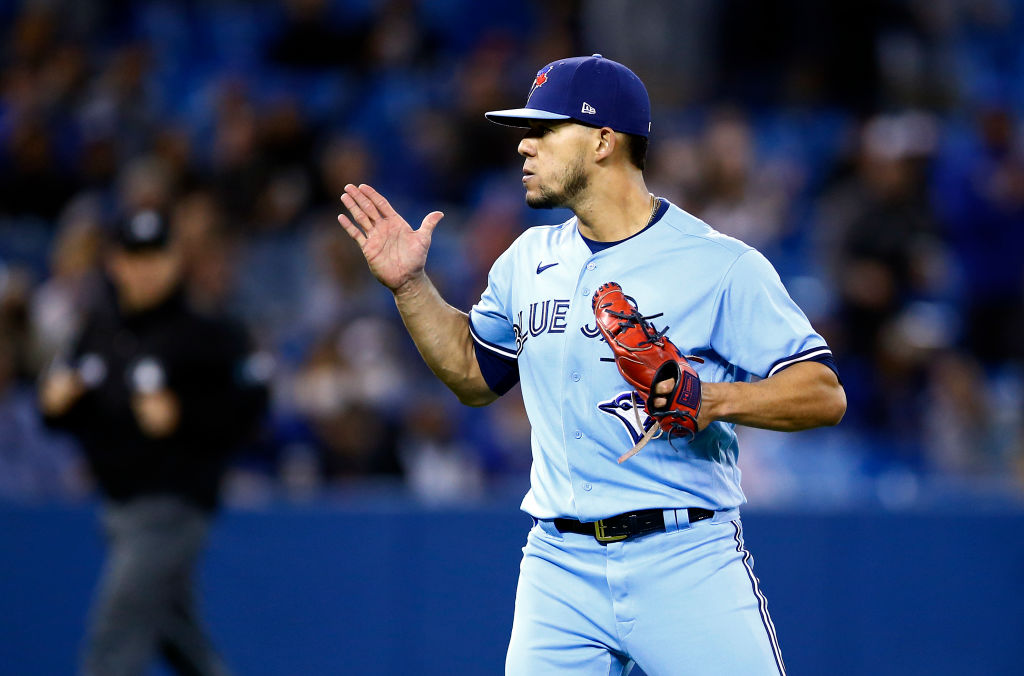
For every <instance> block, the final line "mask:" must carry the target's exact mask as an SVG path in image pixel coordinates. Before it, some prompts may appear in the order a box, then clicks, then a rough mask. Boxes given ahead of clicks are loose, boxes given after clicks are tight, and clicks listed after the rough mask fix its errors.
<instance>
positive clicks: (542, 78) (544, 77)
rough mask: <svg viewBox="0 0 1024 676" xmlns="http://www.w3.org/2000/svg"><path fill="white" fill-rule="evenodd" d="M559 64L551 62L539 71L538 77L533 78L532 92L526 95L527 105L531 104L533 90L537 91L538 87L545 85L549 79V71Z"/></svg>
mask: <svg viewBox="0 0 1024 676" xmlns="http://www.w3.org/2000/svg"><path fill="white" fill-rule="evenodd" d="M557 65H558V64H557V63H549V64H548V65H546V66H544V67H543V68H541V69H540V70H539V71H537V77H535V78H534V79H533V86H531V87H530V93H529V94H527V95H526V103H527V105H529V103H530V99H531V98H533V92H535V91H537V87H543V86H544V83H545V82H547V81H548V73H550V72H551V69H552V68H554V67H555V66H557Z"/></svg>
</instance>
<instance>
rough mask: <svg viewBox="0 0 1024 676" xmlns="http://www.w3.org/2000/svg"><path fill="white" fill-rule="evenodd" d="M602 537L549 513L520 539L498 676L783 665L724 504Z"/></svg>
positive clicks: (765, 670) (777, 669)
mask: <svg viewBox="0 0 1024 676" xmlns="http://www.w3.org/2000/svg"><path fill="white" fill-rule="evenodd" d="M677 512H678V513H679V514H682V515H685V514H686V511H685V510H666V512H665V514H666V520H665V521H666V523H667V524H671V525H670V526H669V528H670V529H671V530H669V532H665V533H652V534H649V535H644V536H641V537H638V538H633V539H631V540H627V541H623V542H612V543H609V544H607V545H602V544H600V543H599V542H597V540H595V539H594V538H593V537H591V536H589V535H579V534H575V533H564V534H563V533H560V532H558V530H557V529H555V527H554V524H553V523H551V522H550V521H540V522H538V523H536V524H535V525H534V527H533V529H531V531H530V534H529V537H528V538H527V542H526V546H525V547H524V548H523V561H522V564H521V566H520V575H519V586H518V589H517V591H516V607H515V620H514V622H513V627H512V638H511V640H510V642H509V648H508V655H507V657H506V661H505V674H506V676H547V675H549V674H550V675H552V676H553V675H555V674H558V675H559V676H563V675H565V674H573V675H574V676H575V675H577V674H578V675H581V676H582V675H587V676H625V675H626V674H628V673H629V671H630V669H632V667H633V664H634V662H635V664H636V665H639V666H640V668H641V669H643V670H644V672H645V673H646V674H647V675H648V676H719V675H721V676H736V675H737V674H743V675H744V676H762V675H763V676H779V675H780V674H781V676H785V673H786V672H785V667H784V666H783V663H782V654H781V653H780V652H779V647H778V641H777V639H776V637H775V627H774V625H773V624H772V621H771V618H770V617H769V615H768V608H767V605H766V602H765V598H764V595H763V594H762V593H761V591H760V589H759V587H758V582H757V578H756V577H754V573H753V570H752V569H751V557H750V554H749V553H748V552H747V550H746V548H745V547H744V545H743V531H742V527H741V525H740V521H739V515H738V512H737V511H736V510H732V511H729V512H719V513H717V514H716V515H715V518H714V519H708V520H705V521H698V522H696V523H693V524H689V523H687V522H686V521H685V518H683V519H682V520H680V521H679V525H680V527H678V528H677V527H676V523H677V522H676V513H677Z"/></svg>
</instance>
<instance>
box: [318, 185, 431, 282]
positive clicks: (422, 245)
mask: <svg viewBox="0 0 1024 676" xmlns="http://www.w3.org/2000/svg"><path fill="white" fill-rule="evenodd" d="M341 201H342V203H343V204H344V205H345V208H347V209H348V210H349V213H351V214H352V220H354V221H355V223H353V222H352V220H349V219H348V218H346V217H345V216H344V215H339V216H338V222H339V223H341V226H342V227H343V228H344V229H345V232H347V233H348V234H349V236H350V237H352V239H354V240H355V241H356V243H357V244H359V247H360V249H361V250H362V252H363V256H364V257H365V258H366V262H367V264H368V265H369V267H370V272H372V273H373V275H374V276H375V277H376V278H377V279H378V280H380V282H381V283H382V284H384V285H385V286H387V287H388V288H389V289H391V290H392V291H394V290H396V289H398V288H400V287H401V286H402V285H403V284H405V283H406V282H408V281H409V280H411V279H413V278H415V277H416V276H418V275H419V274H421V273H422V272H423V268H424V266H425V265H426V262H427V252H428V251H429V249H430V239H431V236H432V235H433V232H434V227H435V226H436V225H437V223H438V221H440V220H441V218H442V217H443V214H442V213H441V212H439V211H434V212H431V213H429V214H427V215H426V216H425V217H424V218H423V223H422V224H421V225H420V227H419V229H418V230H413V229H412V227H411V226H410V225H409V223H408V222H406V220H405V219H404V218H402V216H401V215H400V214H399V213H398V212H397V211H395V210H394V209H393V208H392V207H391V204H390V203H388V201H387V200H386V199H385V198H384V197H383V196H382V195H380V193H378V192H377V191H376V190H374V189H373V188H371V187H370V186H368V185H361V186H359V187H356V186H353V185H348V186H345V194H344V195H342V197H341Z"/></svg>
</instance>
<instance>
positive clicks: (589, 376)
mask: <svg viewBox="0 0 1024 676" xmlns="http://www.w3.org/2000/svg"><path fill="white" fill-rule="evenodd" d="M487 117H488V119H490V120H491V121H493V122H496V123H498V124H504V125H510V126H515V127H522V128H524V129H526V132H525V134H524V136H523V138H522V140H521V141H520V143H519V154H520V155H522V157H523V179H522V180H523V187H524V189H525V191H526V202H527V204H528V205H530V206H531V207H535V208H548V207H567V208H569V209H571V210H572V211H573V213H574V214H575V216H574V217H573V218H571V219H569V220H568V221H566V222H564V223H561V224H558V225H551V226H541V227H534V228H530V229H529V230H527V231H526V232H525V233H523V235H522V236H520V237H519V238H518V239H517V240H516V241H515V242H514V243H513V244H512V246H511V247H509V249H508V250H507V251H505V252H504V253H503V254H502V255H501V256H500V257H499V258H498V259H497V261H495V263H494V265H493V267H492V268H491V271H490V275H489V278H488V283H487V287H486V289H484V291H483V294H482V296H481V298H480V301H479V303H477V304H476V305H475V306H474V307H473V308H472V310H471V311H470V312H469V313H468V315H467V314H466V313H464V312H461V311H459V310H457V309H456V308H454V307H451V306H449V305H448V304H447V303H445V301H444V300H443V299H442V298H441V296H440V295H439V293H438V291H437V289H436V288H435V287H434V286H433V285H432V284H431V282H430V280H429V279H428V278H427V276H426V274H425V272H424V266H425V263H426V258H427V251H428V248H429V246H430V239H431V234H432V232H433V230H434V228H435V227H436V226H437V224H438V222H439V221H440V220H441V218H442V217H443V214H441V213H440V212H437V211H435V212H432V213H430V214H428V215H427V216H426V217H424V219H423V221H422V224H421V226H420V227H419V228H418V229H416V230H413V229H412V228H411V227H410V226H409V225H408V223H407V222H406V221H405V220H403V219H402V217H401V216H400V215H399V214H398V213H396V212H395V210H394V209H393V208H392V207H391V205H390V204H389V203H388V201H387V200H386V199H385V198H384V197H383V196H381V195H380V194H379V193H377V192H376V191H375V190H374V189H373V188H372V187H370V186H367V185H360V186H358V187H357V186H354V185H349V186H346V188H345V194H344V195H343V196H342V198H341V199H342V202H343V204H344V206H345V207H346V209H347V210H348V211H349V213H350V214H351V219H350V218H349V217H347V216H345V215H340V216H339V218H338V220H339V222H340V223H341V225H342V227H343V228H344V229H345V231H346V232H347V233H348V234H349V235H350V236H351V237H352V238H353V239H354V240H355V241H356V242H357V243H358V244H359V246H360V248H361V249H362V252H363V255H364V256H365V257H366V260H367V262H368V264H369V267H370V269H371V271H372V272H373V273H374V275H375V276H376V277H377V278H378V279H379V280H380V281H381V282H382V283H383V284H384V285H386V286H387V287H388V288H389V289H391V290H392V292H393V293H394V296H395V302H396V304H397V306H398V310H399V312H400V313H401V315H402V319H403V320H404V322H405V325H406V327H407V328H408V330H409V333H410V334H411V335H412V337H413V339H414V341H415V342H416V345H417V346H418V348H419V350H420V353H421V354H422V356H423V358H424V360H425V361H426V363H427V364H428V365H429V366H430V368H431V369H432V370H433V372H434V373H435V374H436V375H437V377H438V378H440V379H441V380H442V381H443V382H444V383H445V384H446V385H448V387H449V388H450V389H451V390H452V391H453V392H455V394H456V395H457V396H458V397H459V399H460V400H461V401H462V402H463V403H465V404H469V405H472V406H482V405H486V404H488V403H490V402H492V401H494V400H495V399H496V398H497V397H498V396H500V395H501V394H503V393H505V392H506V391H508V390H509V389H510V388H511V387H512V386H513V385H514V384H515V383H516V382H517V381H518V382H521V383H522V393H523V400H524V402H525V405H526V410H527V413H528V415H529V419H530V422H531V427H532V452H533V467H532V470H531V476H530V480H531V486H530V490H529V492H528V493H527V495H526V497H525V499H524V500H523V503H522V508H523V510H524V511H526V512H527V513H528V514H530V515H531V516H532V517H533V519H534V525H533V528H532V529H531V530H530V533H529V535H528V538H527V541H526V546H525V547H524V549H523V559H522V564H521V572H520V578H519V585H518V589H517V596H516V605H515V619H514V622H513V628H512V635H511V640H510V643H509V647H508V655H507V658H506V665H505V669H506V673H507V674H514V675H530V676H537V675H544V674H564V673H571V674H592V675H593V676H598V675H600V676H606V675H608V674H626V673H628V672H629V670H630V669H631V667H632V665H633V664H634V663H635V664H638V665H639V666H640V667H641V668H642V669H643V670H644V671H645V672H646V673H647V674H648V675H649V676H678V675H679V674H700V675H709V674H722V675H725V674H728V675H729V676H734V675H735V674H744V675H745V676H756V675H760V674H784V673H785V668H784V666H783V660H782V655H781V653H780V650H779V645H778V641H777V639H776V636H775V628H774V626H773V625H772V621H771V618H770V617H769V615H768V609H767V606H766V601H765V597H764V595H763V594H762V593H761V590H760V588H759V586H758V580H757V578H756V577H755V576H754V573H753V571H752V570H751V556H750V554H749V553H748V551H747V550H746V548H745V546H744V544H743V532H742V528H741V525H740V515H739V506H740V505H741V504H742V503H743V502H744V497H743V492H742V491H741V489H740V470H739V468H738V467H737V456H738V453H739V449H738V447H737V442H736V434H735V432H734V430H733V426H734V425H736V424H741V425H750V426H755V427H762V428H767V429H774V430H787V431H794V430H801V429H806V428H811V427H816V426H821V425H834V424H836V423H837V422H838V421H839V420H840V419H841V418H842V416H843V414H844V412H845V410H846V397H845V394H844V392H843V389H842V386H841V385H840V382H839V379H838V375H837V371H836V367H835V363H834V361H833V359H832V354H831V352H830V350H829V348H828V346H827V344H826V343H825V340H824V339H823V338H822V337H821V336H820V335H818V334H817V333H816V332H815V331H814V329H813V328H812V327H811V326H810V324H809V322H808V321H807V318H806V317H805V316H804V314H803V313H802V312H801V310H800V309H799V308H798V307H797V306H796V304H795V303H794V302H793V301H792V299H791V298H790V297H789V295H788V294H787V292H786V290H785V288H784V287H783V285H782V283H781V281H780V280H779V276H778V274H777V273H776V272H775V270H774V269H773V268H772V266H771V264H770V263H769V262H768V261H767V260H766V259H765V258H764V257H763V256H762V255H761V254H760V253H758V252H757V251H755V250H753V249H752V248H750V247H749V246H747V245H745V244H743V243H742V242H740V241H737V240H735V239H732V238H730V237H727V236H725V235H722V234H720V233H718V232H716V231H715V230H714V229H712V228H711V227H710V226H708V225H707V224H706V223H704V222H702V221H701V220H699V219H697V218H695V217H694V216H691V215H690V214H688V213H686V212H684V211H682V210H681V209H679V208H678V207H676V206H675V205H673V204H671V203H669V202H668V201H667V200H665V199H663V198H659V197H656V196H654V195H652V194H651V193H649V192H648V190H647V187H646V185H645V183H644V178H643V168H644V157H645V152H646V147H647V138H648V135H649V133H650V129H651V119H650V101H649V99H648V94H647V90H646V88H645V87H644V85H643V83H642V82H641V81H640V80H639V78H637V76H636V75H635V74H634V73H633V72H632V71H630V70H629V69H628V68H626V67H625V66H623V65H621V64H619V63H616V62H614V61H611V60H609V59H605V58H603V57H602V56H601V55H599V54H595V55H593V56H590V57H578V58H569V59H563V60H560V61H555V62H554V63H551V64H548V65H547V66H545V67H544V68H543V69H542V70H541V71H540V72H538V73H537V76H536V78H535V79H534V80H533V83H532V87H531V89H530V93H529V96H528V99H527V102H526V106H525V107H524V108H521V109H515V110H502V111H495V112H490V113H487ZM669 367H670V368H669ZM652 374H653V375H652ZM755 380H756V382H754V381H755ZM638 450H639V452H638Z"/></svg>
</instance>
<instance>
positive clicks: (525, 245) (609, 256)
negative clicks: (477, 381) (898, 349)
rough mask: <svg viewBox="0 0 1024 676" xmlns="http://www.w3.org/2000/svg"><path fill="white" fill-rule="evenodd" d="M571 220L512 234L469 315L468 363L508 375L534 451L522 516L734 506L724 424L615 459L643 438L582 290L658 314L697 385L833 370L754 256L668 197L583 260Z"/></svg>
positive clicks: (733, 453) (734, 479)
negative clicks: (473, 354) (501, 367)
mask: <svg viewBox="0 0 1024 676" xmlns="http://www.w3.org/2000/svg"><path fill="white" fill-rule="evenodd" d="M576 223H577V222H576V219H575V218H572V219H569V220H568V221H566V222H564V223H562V224H560V225H552V226H538V227H533V228H530V229H529V230H527V231H526V232H525V233H524V234H523V235H521V236H520V237H519V238H518V239H517V240H516V241H515V242H514V243H513V244H512V246H510V247H509V248H508V250H507V251H505V252H504V253H503V254H502V255H501V256H500V257H499V258H498V260H497V261H495V263H494V265H493V267H492V268H491V271H490V274H489V276H488V283H487V288H486V289H485V290H484V292H483V294H482V296H481V298H480V301H479V303H477V304H476V305H475V306H474V307H473V308H472V310H471V311H470V315H469V317H470V330H471V332H472V335H473V338H474V340H475V341H476V343H477V346H478V347H477V353H478V358H479V356H481V355H483V356H486V357H490V356H493V357H495V358H497V359H499V360H504V361H505V362H507V363H511V360H515V367H517V368H518V377H519V380H520V381H521V383H522V393H523V401H524V403H525V406H526V411H527V414H528V416H529V419H530V423H531V427H532V438H531V443H532V452H533V466H532V469H531V477H530V481H531V487H530V491H529V492H528V493H527V495H526V497H525V499H524V500H523V503H522V509H523V510H524V511H526V512H527V513H528V514H530V515H532V516H534V517H536V518H539V519H551V518H557V517H565V518H573V519H579V520H580V521H594V520H597V519H603V518H607V517H610V516H614V515H617V514H621V513H624V512H628V511H633V510H639V509H650V508H662V509H664V508H682V507H704V508H707V509H712V510H725V509H731V508H734V507H737V506H739V505H740V504H742V503H743V502H744V501H745V499H744V496H743V491H742V489H741V488H740V470H739V467H738V466H737V457H738V454H739V448H738V445H737V441H736V434H735V432H734V430H733V425H731V424H728V423H724V422H714V423H712V424H711V425H710V426H709V427H708V428H707V429H705V430H704V431H702V432H701V433H700V434H698V435H697V436H696V437H695V438H694V439H693V440H691V441H689V442H687V441H686V440H685V439H683V438H675V439H673V440H672V443H671V444H670V443H669V440H668V439H667V437H666V436H663V437H662V438H660V439H655V440H653V441H651V442H650V443H649V444H648V445H647V446H646V447H645V448H644V449H643V451H641V452H640V453H639V454H638V455H636V456H634V457H633V458H631V459H630V460H628V461H626V462H624V463H622V464H619V463H618V462H617V459H618V457H619V456H620V455H622V454H623V453H624V452H625V451H627V450H629V449H630V448H631V447H632V446H633V444H634V443H635V442H636V441H637V440H638V439H639V438H640V436H641V434H642V433H643V430H642V429H641V426H640V425H638V424H637V421H636V414H637V413H639V415H640V418H641V424H643V422H645V421H646V416H645V414H644V413H643V410H642V403H641V404H640V405H638V408H639V409H640V410H639V411H636V412H634V410H633V404H632V402H631V400H630V393H631V391H632V388H630V387H629V385H628V384H627V383H626V381H625V380H624V379H623V378H622V376H621V375H620V374H619V371H618V368H617V367H616V366H615V364H614V363H613V362H612V361H610V358H611V356H612V352H611V349H610V348H609V347H608V345H606V344H605V342H604V339H603V338H602V337H601V335H600V333H599V332H598V330H597V328H596V325H595V321H594V313H593V310H592V307H591V298H592V296H593V294H594V291H595V290H596V289H597V288H598V287H599V286H600V285H601V284H603V283H605V282H617V283H618V284H620V285H621V286H622V289H623V291H624V293H625V294H626V295H627V296H629V297H631V298H633V299H634V300H635V302H636V304H637V307H638V308H639V310H640V312H641V313H643V314H644V315H646V316H650V315H654V314H657V313H663V314H662V316H660V317H658V318H656V319H653V320H652V323H653V324H654V325H655V326H656V327H657V328H658V329H662V328H664V327H665V326H666V325H667V326H668V327H669V329H668V334H667V335H668V337H669V338H670V339H671V340H672V342H674V343H675V344H676V346H678V347H679V349H680V350H682V352H683V353H684V354H687V355H696V356H699V357H701V358H703V359H704V363H703V364H700V363H693V367H694V368H695V370H696V371H697V373H698V375H699V376H700V378H701V380H702V381H705V382H723V381H749V380H750V379H751V377H752V376H757V377H762V378H763V377H768V376H770V375H773V374H774V373H776V372H778V371H779V370H781V369H783V368H785V367H787V366H790V365H792V364H794V363H797V362H799V361H804V360H815V361H821V362H824V363H826V364H828V365H829V366H832V364H833V362H832V361H831V352H830V351H829V348H828V346H827V344H826V342H825V340H824V339H823V338H822V337H821V336H820V335H818V333H816V332H815V331H814V329H813V328H812V327H811V325H810V322H809V321H808V320H807V317H806V316H805V315H804V313H803V312H802V311H801V310H800V308H799V307H798V306H797V305H796V303H794V302H793V300H792V299H791V298H790V296H789V294H788V293H787V292H786V289H785V287H784V286H783V284H782V282H781V280H780V279H779V276H778V274H777V273H776V271H775V269H774V268H773V267H772V265H771V264H770V263H769V262H768V260H767V259H765V257H764V256H762V255H761V254H760V253H759V252H757V251H756V250H754V249H753V248H751V247H750V246H747V245H746V244H744V243H742V242H740V241H738V240H736V239H733V238H731V237H728V236H726V235H723V234H721V233H719V232H717V231H716V230H714V229H713V228H711V227H710V226H708V225H707V224H706V223H704V222H703V221H701V220H700V219H698V218H696V217H694V216H692V215H690V214H688V213H686V212H685V211H683V210H681V209H679V208H678V207H676V206H675V205H673V204H670V203H668V201H667V200H662V201H661V208H659V209H658V212H657V217H656V220H655V222H654V223H653V224H651V225H650V226H648V227H647V228H646V229H645V230H643V231H642V232H640V233H638V234H636V235H634V236H633V237H631V238H629V239H626V240H623V241H622V242H619V243H616V244H615V245H614V246H610V247H608V248H604V249H603V250H598V251H592V250H591V246H590V245H588V243H587V241H586V240H585V239H584V238H583V237H582V236H581V234H580V233H579V230H578V229H577V227H576ZM595 248H596V247H595ZM485 375H487V371H486V370H485ZM505 380H506V383H507V380H508V378H506V379H505ZM488 382H491V380H490V379H488ZM502 389H504V388H502Z"/></svg>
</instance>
